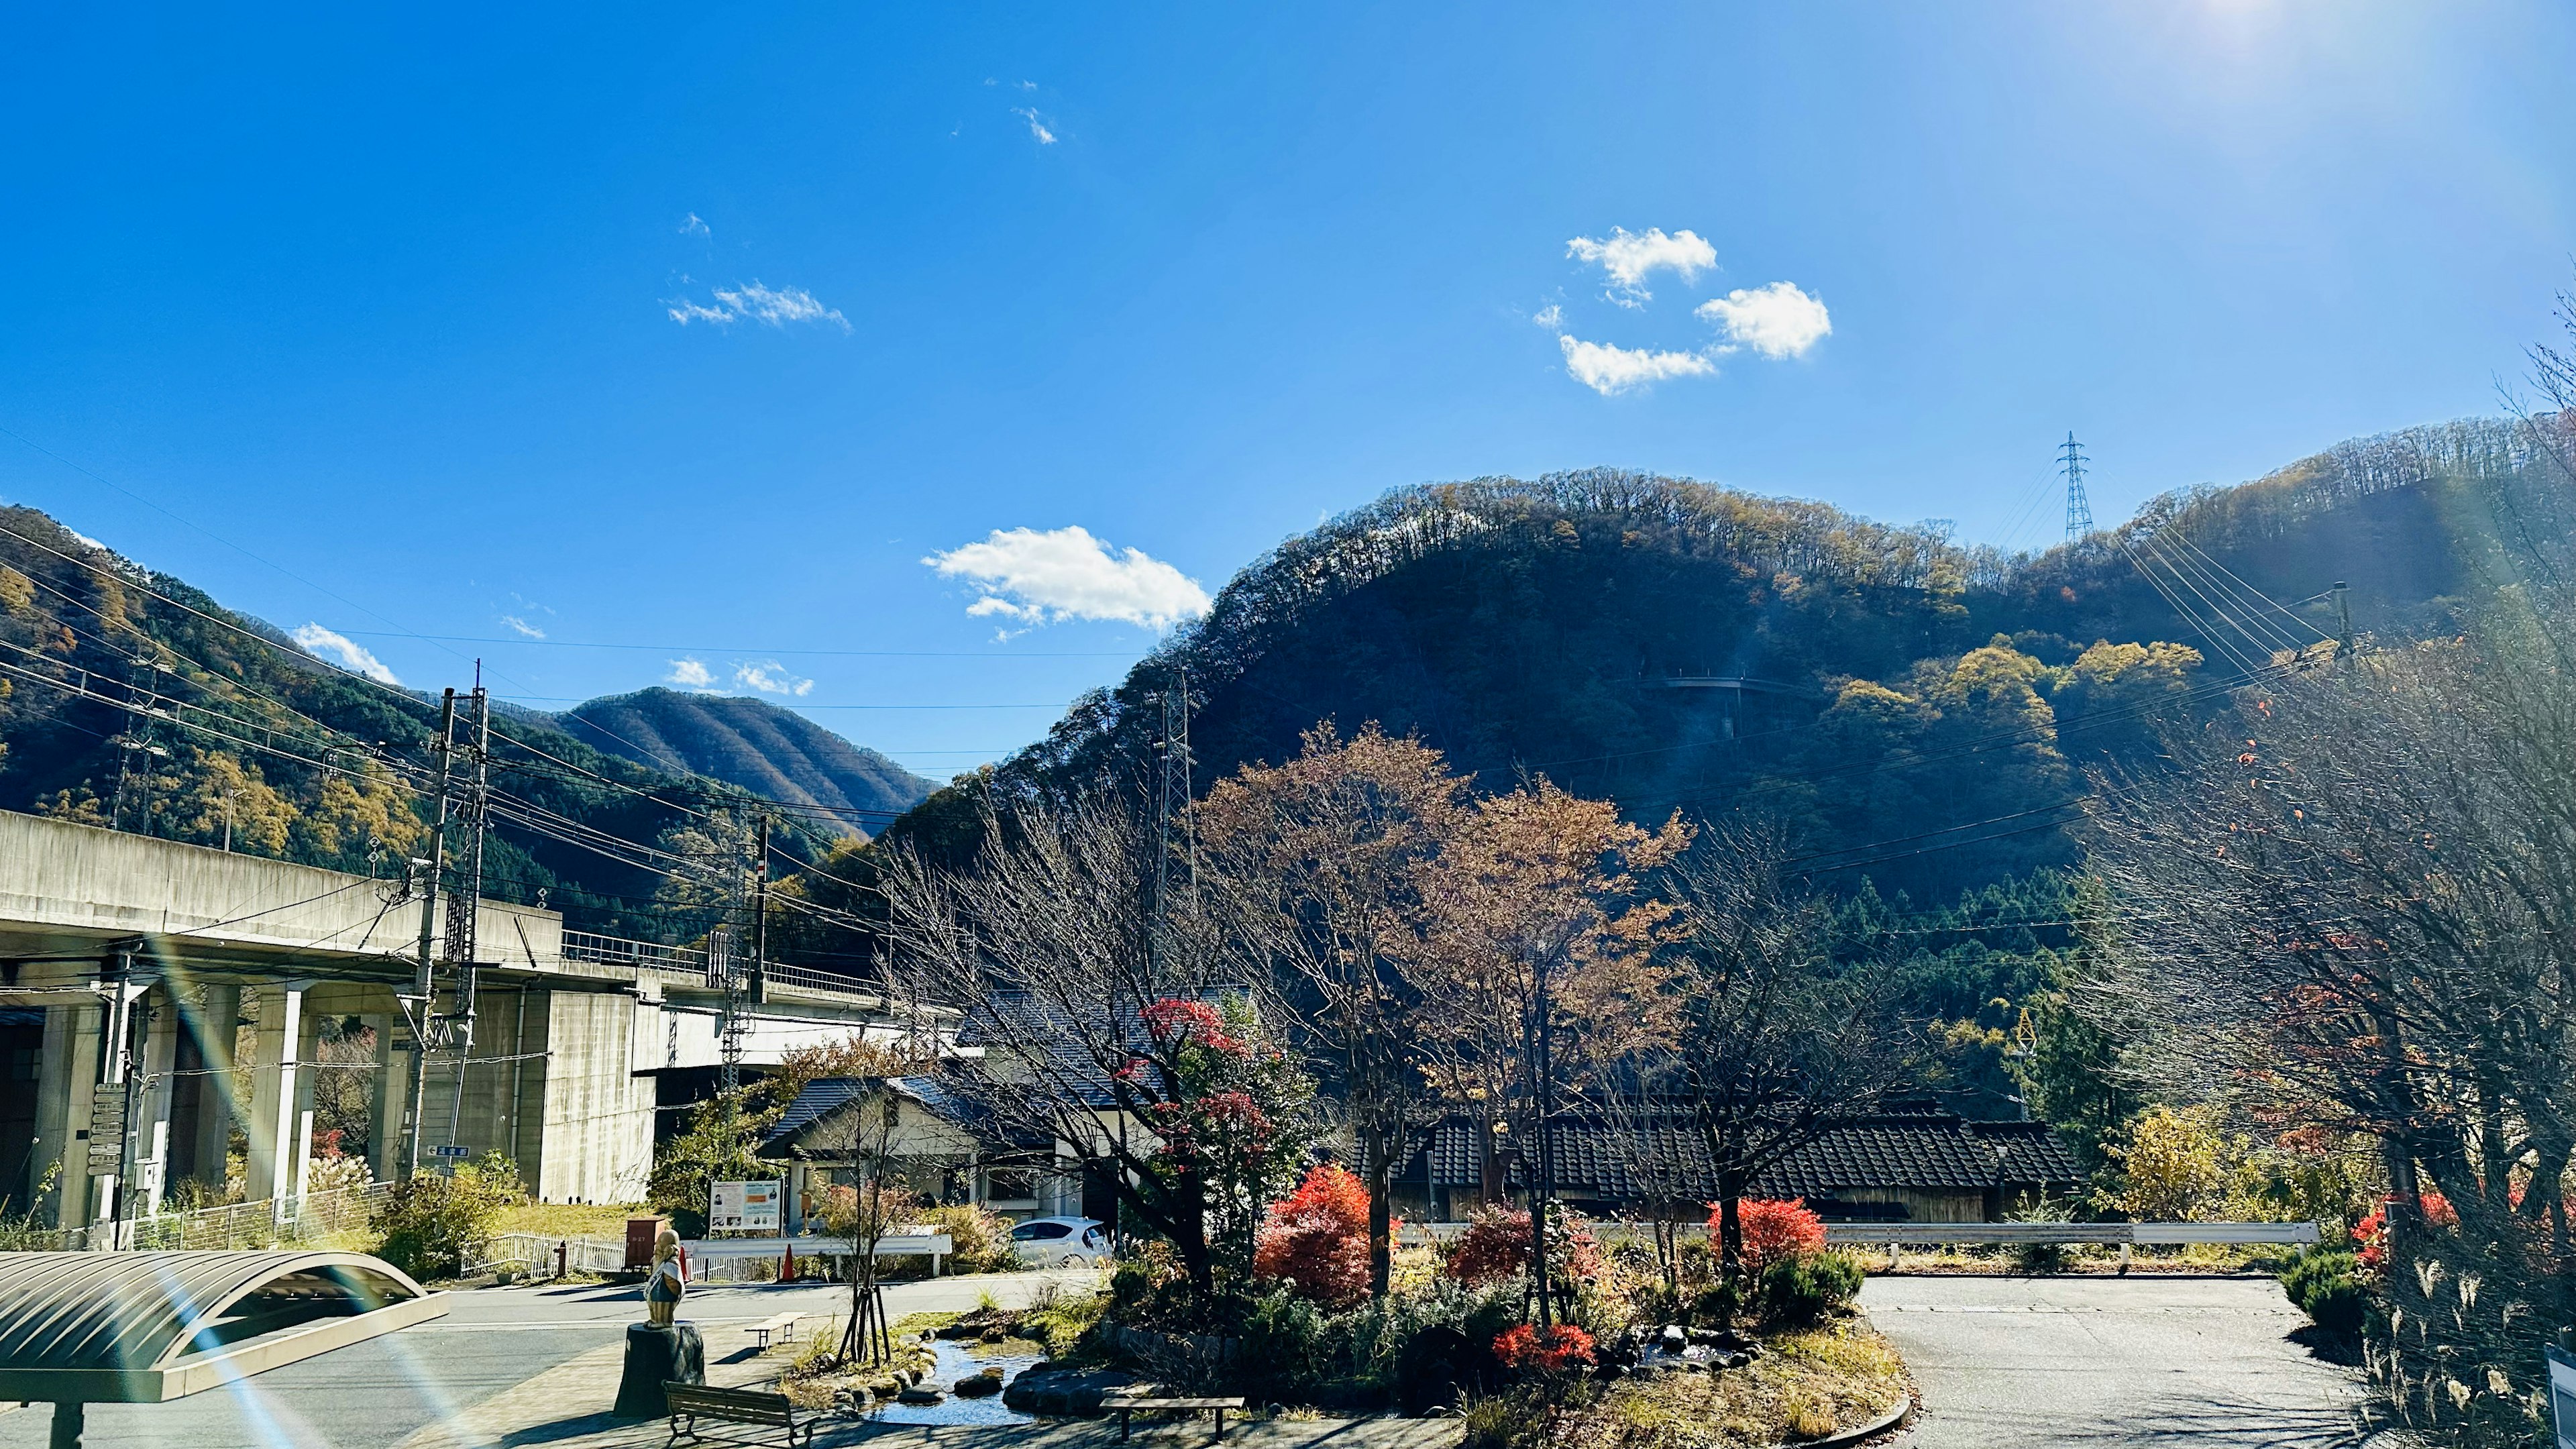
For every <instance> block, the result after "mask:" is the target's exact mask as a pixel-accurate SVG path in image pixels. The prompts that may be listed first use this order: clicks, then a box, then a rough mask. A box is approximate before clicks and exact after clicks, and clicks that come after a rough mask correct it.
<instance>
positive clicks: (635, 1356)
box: [610, 1227, 707, 1419]
mask: <svg viewBox="0 0 2576 1449" xmlns="http://www.w3.org/2000/svg"><path fill="white" fill-rule="evenodd" d="M688 1291H689V1285H688V1284H687V1282H685V1281H684V1280H683V1279H682V1278H681V1277H680V1235H679V1234H678V1233H675V1232H673V1231H671V1230H670V1229H669V1228H667V1227H666V1228H664V1229H662V1230H661V1231H660V1232H659V1233H656V1234H655V1235H654V1237H653V1272H652V1274H651V1276H649V1277H647V1278H646V1279H645V1280H644V1313H645V1316H646V1317H647V1318H649V1319H650V1320H651V1321H650V1322H646V1323H630V1324H628V1325H626V1367H625V1370H624V1372H623V1373H622V1374H621V1375H620V1377H619V1379H618V1384H617V1407H616V1408H614V1409H612V1410H610V1412H611V1413H614V1414H618V1415H622V1416H624V1417H628V1418H648V1419H649V1418H660V1417H661V1416H662V1415H664V1414H666V1413H668V1412H670V1405H669V1402H668V1401H667V1400H665V1399H664V1398H663V1396H662V1386H663V1385H664V1384H702V1383H705V1382H706V1381H707V1348H706V1341H705V1340H704V1339H703V1338H701V1337H700V1336H699V1334H698V1326H697V1325H696V1324H694V1323H683V1322H679V1321H678V1316H679V1311H680V1299H681V1298H682V1297H683V1296H685V1295H686V1294H687V1293H688Z"/></svg>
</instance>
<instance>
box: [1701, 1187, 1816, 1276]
mask: <svg viewBox="0 0 2576 1449" xmlns="http://www.w3.org/2000/svg"><path fill="white" fill-rule="evenodd" d="M1735 1215H1736V1218H1737V1220H1738V1221H1739V1222H1741V1223H1742V1224H1743V1226H1744V1270H1745V1271H1746V1272H1748V1273H1759V1272H1761V1271H1762V1270H1763V1269H1765V1268H1768V1267H1770V1266H1771V1265H1772V1264H1773V1263H1776V1262H1779V1261H1780V1260H1781V1259H1783V1258H1794V1257H1796V1256H1797V1255H1798V1254H1800V1253H1821V1252H1823V1251H1824V1248H1825V1220H1824V1219H1823V1218H1820V1217H1818V1216H1816V1215H1815V1214H1814V1213H1813V1212H1811V1211H1809V1210H1808V1208H1807V1200H1806V1199H1805V1198H1802V1197H1793V1198H1790V1199H1789V1200H1788V1201H1786V1202H1782V1201H1780V1200H1778V1199H1775V1198H1767V1197H1748V1198H1739V1199H1737V1201H1736V1204H1735ZM1717 1229H1718V1210H1717V1209H1716V1208H1714V1207H1712V1208H1710V1209H1709V1212H1708V1236H1709V1241H1710V1242H1711V1243H1712V1244H1714V1243H1715V1242H1716V1241H1717Z"/></svg>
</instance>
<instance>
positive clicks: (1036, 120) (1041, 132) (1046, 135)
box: [1011, 106, 1055, 146]
mask: <svg viewBox="0 0 2576 1449" xmlns="http://www.w3.org/2000/svg"><path fill="white" fill-rule="evenodd" d="M1011 114H1012V115H1014V116H1017V117H1019V118H1020V119H1021V120H1023V121H1026V122H1028V123H1029V134H1030V135H1032V136H1035V137H1037V138H1038V144H1039V145H1041V146H1052V145H1054V144H1055V132H1053V131H1050V130H1048V129H1047V124H1046V117H1044V116H1041V115H1039V114H1038V113H1037V112H1035V111H1033V110H1030V109H1028V108H1027V107H1025V106H1021V107H1016V108H1014V109H1013V110H1012V112H1011Z"/></svg>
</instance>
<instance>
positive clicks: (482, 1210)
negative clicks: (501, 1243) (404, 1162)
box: [367, 1152, 528, 1278]
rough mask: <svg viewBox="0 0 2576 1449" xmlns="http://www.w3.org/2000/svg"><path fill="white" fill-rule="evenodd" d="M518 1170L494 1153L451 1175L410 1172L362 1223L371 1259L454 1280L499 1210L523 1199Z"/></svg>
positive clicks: (489, 1233)
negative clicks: (368, 1233) (370, 1233)
mask: <svg viewBox="0 0 2576 1449" xmlns="http://www.w3.org/2000/svg"><path fill="white" fill-rule="evenodd" d="M527 1195H528V1192H527V1189H526V1188H525V1187H523V1186H521V1185H520V1182H519V1169H518V1167H517V1166H516V1165H515V1164H513V1163H512V1162H511V1161H510V1160H509V1159H508V1158H506V1157H503V1156H502V1155H501V1154H499V1153H497V1152H487V1153H485V1154H484V1155H483V1157H482V1159H481V1160H480V1161H477V1162H468V1163H463V1164H460V1165H459V1166H458V1167H457V1169H456V1172H455V1175H453V1176H440V1175H438V1174H436V1173H428V1172H422V1173H415V1174H413V1175H412V1178H411V1180H410V1181H409V1182H405V1183H400V1184H398V1185H396V1186H395V1188H394V1190H393V1192H392V1194H391V1195H389V1196H388V1197H387V1198H386V1199H385V1201H384V1204H383V1205H382V1206H381V1207H379V1208H377V1209H376V1211H375V1213H374V1215H373V1216H371V1217H370V1218H369V1219H368V1221H367V1226H368V1227H369V1228H370V1229H372V1230H374V1232H375V1233H376V1234H377V1236H378V1238H379V1241H378V1242H377V1244H376V1256H377V1257H380V1258H382V1259H384V1260H385V1261H386V1262H388V1263H391V1264H393V1265H394V1266H395V1267H397V1268H400V1269H402V1270H403V1271H404V1272H406V1273H409V1274H411V1275H412V1276H413V1277H415V1278H453V1277H456V1276H457V1275H458V1274H460V1273H462V1272H464V1271H465V1261H466V1258H467V1256H468V1255H469V1254H471V1253H473V1252H474V1251H476V1250H477V1249H479V1248H481V1247H482V1246H483V1244H484V1243H485V1242H487V1241H489V1240H490V1238H491V1236H492V1230H493V1227H494V1225H495V1224H496V1223H497V1222H498V1220H499V1219H500V1216H501V1211H502V1209H504V1208H508V1207H511V1206H514V1205H516V1204H518V1203H520V1202H523V1201H525V1200H526V1198H527Z"/></svg>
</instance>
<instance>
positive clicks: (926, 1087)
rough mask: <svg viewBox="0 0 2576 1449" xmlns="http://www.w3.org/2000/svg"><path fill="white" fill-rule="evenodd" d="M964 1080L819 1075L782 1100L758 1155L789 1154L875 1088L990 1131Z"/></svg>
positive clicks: (981, 1132) (980, 1132) (974, 1130)
mask: <svg viewBox="0 0 2576 1449" xmlns="http://www.w3.org/2000/svg"><path fill="white" fill-rule="evenodd" d="M964 1086H965V1084H963V1083H961V1082H958V1081H954V1080H951V1079H950V1078H949V1077H948V1076H947V1075H945V1074H939V1075H920V1076H909V1077H821V1078H817V1079H816V1080H814V1081H811V1082H808V1083H806V1084H805V1089H804V1090H803V1091H801V1092H798V1093H797V1094H796V1100H795V1101H793V1102H790V1103H788V1104H787V1113H786V1115H785V1116H783V1117H781V1118H779V1119H778V1125H777V1126H775V1127H773V1128H771V1129H770V1130H769V1135H768V1136H767V1137H765V1138H763V1139H761V1143H760V1150H759V1154H758V1155H759V1156H761V1157H764V1158H767V1157H790V1156H794V1155H795V1153H796V1151H797V1150H798V1149H799V1148H801V1147H803V1146H805V1145H806V1144H805V1143H804V1142H803V1140H802V1139H803V1137H804V1136H805V1134H807V1133H808V1132H810V1131H812V1130H813V1128H814V1127H815V1126H816V1125H817V1124H818V1123H820V1122H822V1121H823V1120H824V1119H825V1118H827V1117H830V1116H831V1115H832V1114H833V1113H835V1112H837V1111H839V1110H840V1109H841V1108H843V1107H845V1106H847V1105H848V1104H849V1103H850V1102H852V1101H853V1100H855V1099H857V1098H860V1097H865V1096H868V1095H870V1094H872V1093H874V1092H876V1091H877V1090H878V1089H879V1088H883V1089H885V1090H887V1091H891V1092H893V1093H895V1094H897V1095H898V1096H902V1097H905V1098H908V1099H910V1100H912V1101H914V1102H916V1103H919V1104H920V1105H921V1107H922V1109H923V1110H924V1111H927V1112H929V1113H930V1114H931V1115H932V1116H934V1117H938V1118H940V1119H941V1120H942V1121H947V1122H954V1123H956V1124H957V1125H958V1126H960V1127H962V1128H965V1129H966V1130H967V1131H969V1132H972V1133H975V1134H977V1135H978V1136H984V1137H991V1136H994V1135H995V1134H994V1133H993V1131H992V1130H991V1129H992V1121H991V1118H992V1113H991V1111H990V1109H988V1108H986V1107H985V1106H984V1104H983V1103H981V1102H978V1101H976V1100H975V1098H974V1095H973V1093H972V1092H970V1091H967V1090H964Z"/></svg>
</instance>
